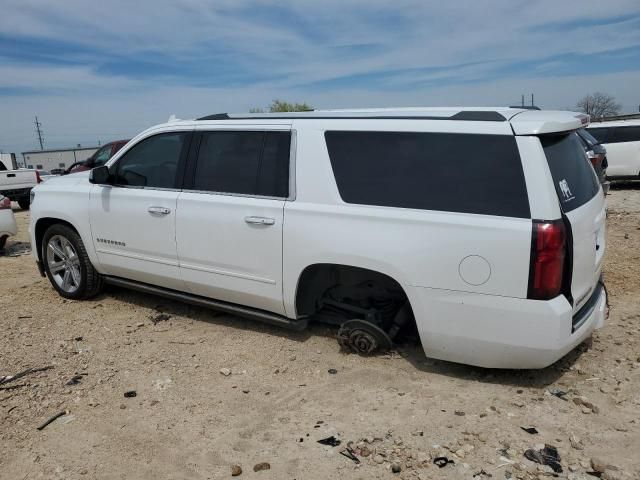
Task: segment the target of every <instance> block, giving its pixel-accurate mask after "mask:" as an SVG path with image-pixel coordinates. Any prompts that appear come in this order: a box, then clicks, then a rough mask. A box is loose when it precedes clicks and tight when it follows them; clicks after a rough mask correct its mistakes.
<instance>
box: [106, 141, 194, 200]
mask: <svg viewBox="0 0 640 480" xmlns="http://www.w3.org/2000/svg"><path fill="white" fill-rule="evenodd" d="M186 137H187V133H165V134H161V135H155V136H153V137H149V138H146V139H144V140H142V141H141V142H140V143H138V144H136V145H135V146H133V147H132V148H131V149H130V150H129V151H128V152H126V153H125V154H124V155H123V156H122V158H121V159H120V160H119V161H118V164H117V167H116V173H115V183H116V184H117V185H131V186H138V187H155V188H174V187H175V186H176V171H177V169H178V161H179V160H180V155H181V153H182V149H183V147H184V143H185V138H186Z"/></svg>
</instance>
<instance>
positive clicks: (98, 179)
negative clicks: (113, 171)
mask: <svg viewBox="0 0 640 480" xmlns="http://www.w3.org/2000/svg"><path fill="white" fill-rule="evenodd" d="M109 176H110V175H109V169H108V168H107V167H106V166H105V165H102V166H101V167H96V168H94V169H93V170H91V171H90V172H89V183H94V184H96V185H108V184H109Z"/></svg>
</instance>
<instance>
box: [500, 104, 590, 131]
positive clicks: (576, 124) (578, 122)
mask: <svg viewBox="0 0 640 480" xmlns="http://www.w3.org/2000/svg"><path fill="white" fill-rule="evenodd" d="M590 120H591V118H590V117H589V115H587V114H584V113H577V112H563V111H554V110H540V111H538V110H526V111H523V112H519V113H516V114H515V115H514V116H513V117H511V118H510V119H509V122H510V123H511V128H512V129H513V133H515V134H516V135H542V134H545V133H558V132H567V131H571V130H577V129H578V128H583V127H586V126H587V125H589V122H590Z"/></svg>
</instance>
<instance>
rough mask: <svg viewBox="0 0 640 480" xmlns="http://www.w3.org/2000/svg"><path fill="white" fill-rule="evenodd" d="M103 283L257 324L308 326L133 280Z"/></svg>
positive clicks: (291, 327)
mask: <svg viewBox="0 0 640 480" xmlns="http://www.w3.org/2000/svg"><path fill="white" fill-rule="evenodd" d="M104 281H105V282H106V283H108V284H110V285H115V286H117V287H124V288H129V289H131V290H137V291H139V292H143V293H150V294H152V295H158V296H161V297H165V298H169V299H171V300H177V301H179V302H184V303H190V304H191V305H197V306H199V307H207V308H211V309H213V310H219V311H222V312H226V313H232V314H234V315H238V316H239V317H244V318H249V319H251V320H257V321H259V322H263V323H268V324H269V325H275V326H277V327H281V328H286V329H288V330H295V331H300V330H304V329H305V328H307V325H308V320H307V318H306V317H305V318H300V319H298V320H292V319H290V318H287V317H285V316H282V315H277V314H275V313H270V312H265V311H264V310H258V309H257V308H251V307H243V306H241V305H237V304H235V303H227V302H223V301H220V300H213V299H210V298H205V297H200V296H198V295H192V294H190V293H184V292H178V291H176V290H170V289H168V288H162V287H156V286H154V285H148V284H146V283H142V282H136V281H134V280H127V279H124V278H119V277H111V276H105V277H104Z"/></svg>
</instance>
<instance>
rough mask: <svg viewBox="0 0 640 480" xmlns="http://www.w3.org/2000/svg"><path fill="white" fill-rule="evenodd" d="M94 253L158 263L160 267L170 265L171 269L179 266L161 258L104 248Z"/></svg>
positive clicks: (176, 262)
mask: <svg viewBox="0 0 640 480" xmlns="http://www.w3.org/2000/svg"><path fill="white" fill-rule="evenodd" d="M96 252H98V253H105V254H107V255H116V256H118V257H126V258H133V259H134V260H142V261H144V262H153V263H159V264H161V265H170V266H172V267H179V266H180V265H179V264H178V261H177V260H176V261H175V262H174V261H171V260H163V259H161V258H155V257H148V256H146V255H136V254H134V253H128V252H122V251H114V250H107V249H104V248H96Z"/></svg>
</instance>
